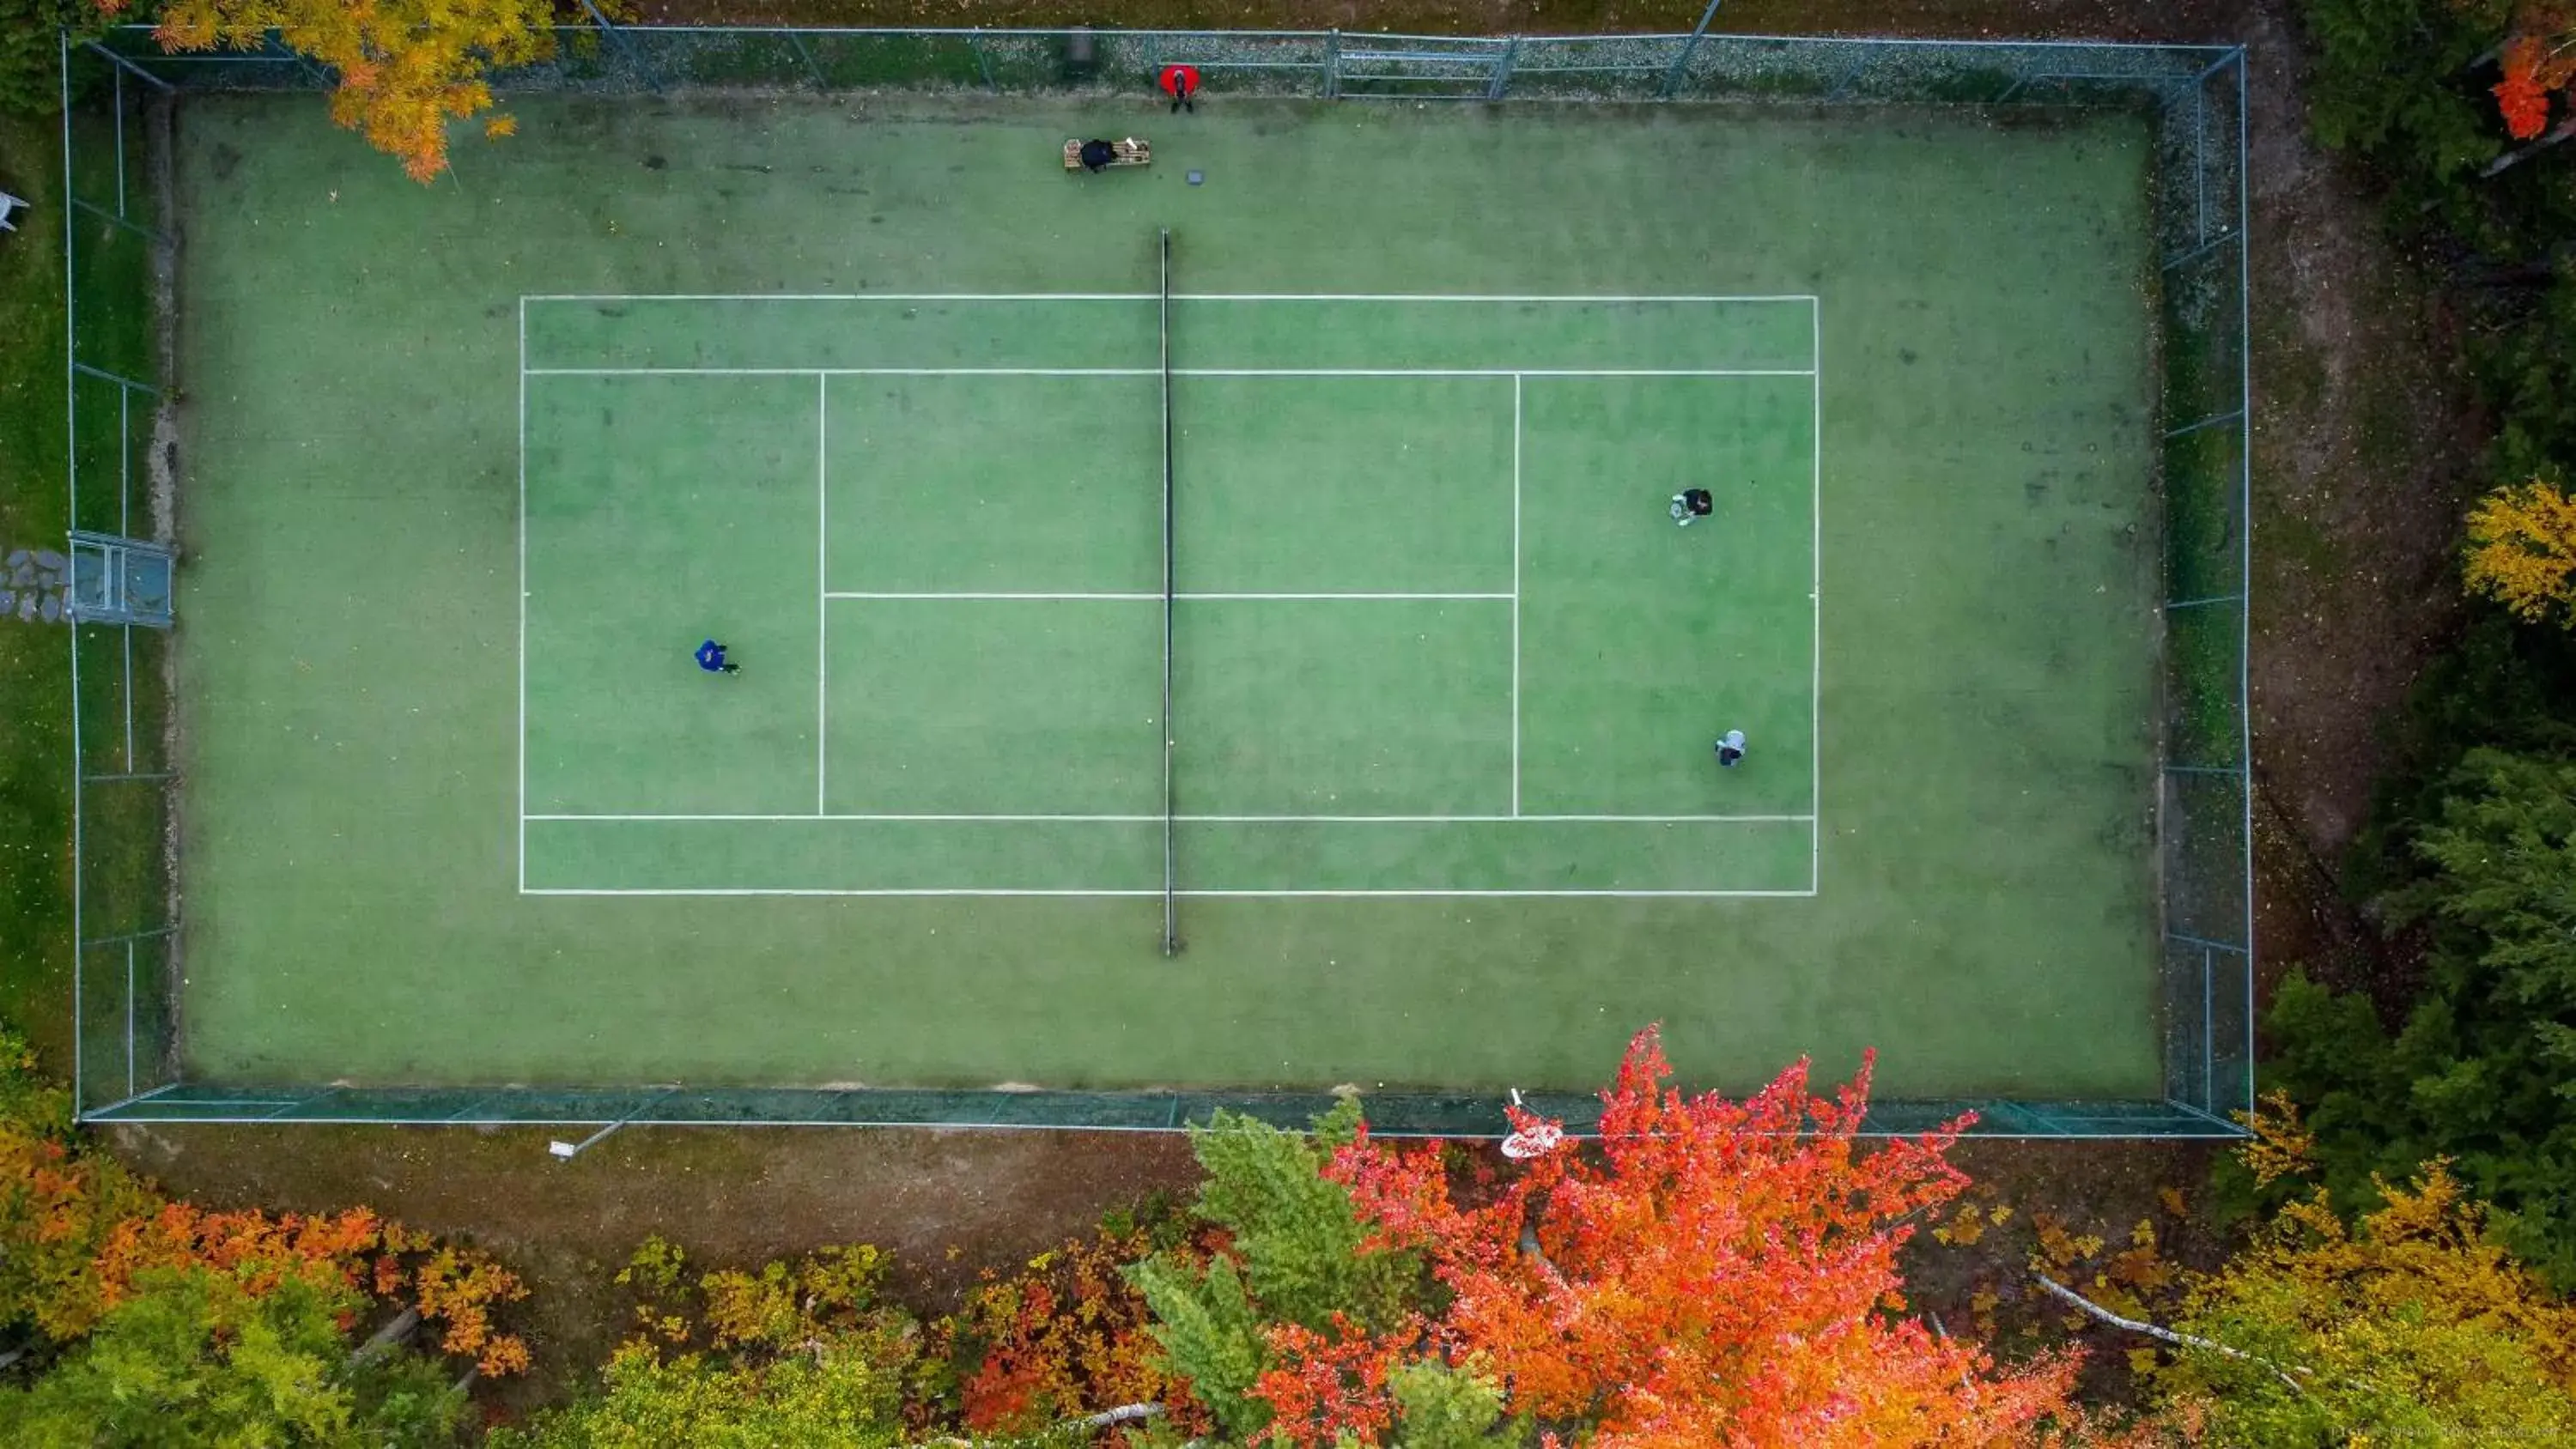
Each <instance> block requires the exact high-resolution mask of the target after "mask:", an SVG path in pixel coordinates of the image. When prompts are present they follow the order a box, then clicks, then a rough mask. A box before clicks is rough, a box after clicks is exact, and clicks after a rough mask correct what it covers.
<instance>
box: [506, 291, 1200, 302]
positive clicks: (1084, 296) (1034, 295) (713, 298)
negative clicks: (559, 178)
mask: <svg viewBox="0 0 2576 1449" xmlns="http://www.w3.org/2000/svg"><path fill="white" fill-rule="evenodd" d="M1161 295H1162V294H1161V293H1159V292H531V293H529V294H528V295H526V296H524V297H521V298H520V299H519V300H520V301H522V302H1151V301H1154V300H1156V299H1157V298H1158V297H1160V296H1161Z"/></svg>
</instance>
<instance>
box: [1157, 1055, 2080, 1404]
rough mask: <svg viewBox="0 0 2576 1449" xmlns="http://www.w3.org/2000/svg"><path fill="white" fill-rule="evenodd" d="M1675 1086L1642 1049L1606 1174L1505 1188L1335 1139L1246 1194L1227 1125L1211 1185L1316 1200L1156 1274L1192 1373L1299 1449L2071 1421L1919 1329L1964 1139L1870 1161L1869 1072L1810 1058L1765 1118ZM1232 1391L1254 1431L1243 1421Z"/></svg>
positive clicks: (1592, 1164)
mask: <svg viewBox="0 0 2576 1449" xmlns="http://www.w3.org/2000/svg"><path fill="white" fill-rule="evenodd" d="M1671 1076H1672V1069H1671V1067H1670V1065H1669V1064H1668V1063H1667V1062H1666V1060H1665V1058H1664V1054H1663V1049H1662V1045H1661V1042H1660V1040H1659V1037H1658V1035H1657V1033H1656V1032H1655V1031H1654V1030H1653V1029H1651V1028H1650V1029H1648V1030H1646V1031H1644V1032H1641V1033H1639V1034H1638V1036H1637V1037H1636V1038H1635V1039H1634V1040H1633V1041H1632V1042H1631V1043H1630V1044H1629V1048H1628V1053H1627V1058H1626V1060H1625V1062H1624V1063H1623V1064H1622V1065H1621V1068H1620V1071H1619V1075H1618V1079H1617V1081H1616V1082H1615V1083H1614V1084H1613V1085H1612V1086H1611V1087H1610V1088H1609V1089H1608V1090H1607V1091H1605V1092H1603V1093H1602V1104H1603V1110H1602V1116H1601V1123H1600V1129H1599V1136H1600V1140H1599V1144H1598V1147H1597V1150H1595V1149H1586V1148H1580V1147H1577V1146H1575V1145H1573V1144H1571V1143H1567V1144H1565V1145H1562V1146H1560V1147H1558V1148H1557V1149H1556V1150H1553V1151H1550V1152H1547V1153H1545V1154H1544V1155H1542V1156H1540V1157H1538V1158H1537V1159H1535V1160H1533V1161H1530V1162H1528V1163H1526V1164H1525V1165H1524V1166H1522V1167H1521V1168H1520V1169H1519V1170H1518V1171H1517V1172H1516V1173H1513V1174H1511V1175H1509V1176H1508V1177H1506V1178H1504V1179H1502V1180H1501V1181H1499V1182H1497V1183H1495V1184H1493V1185H1492V1186H1491V1187H1490V1188H1487V1189H1484V1190H1481V1191H1480V1190H1478V1189H1477V1188H1476V1187H1475V1186H1474V1185H1473V1184H1467V1185H1463V1186H1462V1185H1461V1184H1460V1183H1459V1182H1458V1181H1457V1180H1456V1179H1457V1177H1458V1174H1457V1172H1456V1171H1455V1167H1456V1163H1455V1160H1454V1153H1453V1151H1452V1150H1450V1149H1444V1148H1443V1147H1442V1146H1441V1145H1439V1144H1427V1145H1417V1146H1409V1147H1393V1146H1390V1145H1388V1144H1386V1143H1384V1142H1381V1141H1377V1140H1373V1139H1371V1138H1370V1137H1369V1136H1368V1134H1367V1131H1366V1129H1365V1127H1364V1126H1363V1125H1359V1124H1356V1123H1346V1122H1344V1121H1337V1120H1335V1119H1326V1120H1325V1121H1324V1122H1322V1123H1319V1124H1318V1125H1319V1127H1320V1128H1322V1129H1323V1139H1324V1140H1323V1144H1322V1145H1320V1146H1311V1145H1310V1146H1308V1147H1307V1148H1306V1150H1307V1151H1308V1152H1311V1153H1312V1154H1313V1155H1314V1158H1315V1166H1314V1178H1313V1179H1309V1180H1306V1181H1299V1180H1298V1179H1297V1176H1296V1174H1295V1172H1294V1170H1293V1169H1294V1168H1295V1165H1296V1162H1295V1158H1296V1153H1295V1151H1294V1150H1293V1149H1288V1148H1283V1147H1278V1146H1266V1147H1263V1148H1262V1149H1261V1150H1260V1151H1258V1152H1256V1153H1253V1154H1250V1155H1251V1156H1253V1157H1254V1158H1256V1159H1257V1161H1258V1164H1259V1169H1260V1170H1259V1171H1257V1172H1253V1173H1245V1172H1242V1171H1241V1170H1240V1169H1239V1167H1238V1168H1237V1169H1236V1170H1234V1171H1231V1172H1229V1170H1228V1168H1227V1164H1226V1161H1225V1158H1224V1156H1223V1153H1222V1151H1220V1152H1219V1153H1217V1154H1213V1155H1212V1154H1211V1151H1210V1148H1211V1147H1212V1146H1215V1147H1218V1148H1220V1149H1224V1148H1228V1147H1231V1149H1232V1150H1233V1151H1234V1152H1235V1155H1236V1156H1237V1157H1242V1156H1244V1155H1246V1154H1244V1152H1243V1150H1242V1144H1243V1143H1245V1142H1253V1143H1259V1142H1262V1141H1263V1140H1264V1134H1265V1133H1268V1132H1269V1129H1263V1128H1259V1127H1258V1126H1257V1125H1254V1124H1246V1123H1244V1122H1242V1121H1241V1120H1240V1119H1230V1120H1220V1122H1219V1124H1218V1126H1217V1128H1216V1129H1214V1130H1212V1131H1210V1132H1207V1133H1203V1134H1202V1135H1201V1137H1200V1156H1201V1160H1202V1162H1203V1163H1206V1164H1207V1165H1208V1166H1209V1168H1210V1175H1211V1184H1212V1187H1222V1188H1223V1189H1224V1191H1226V1192H1228V1193H1231V1194H1232V1195H1233V1196H1234V1197H1235V1198H1237V1199H1242V1198H1245V1197H1246V1196H1247V1195H1249V1194H1250V1193H1251V1192H1252V1191H1254V1190H1256V1189H1258V1190H1267V1191H1269V1192H1270V1193H1272V1194H1273V1196H1274V1198H1275V1199H1277V1200H1278V1201H1291V1202H1293V1201H1300V1200H1302V1201H1303V1202H1304V1203H1305V1204H1306V1205H1305V1206H1304V1207H1303V1208H1300V1209H1297V1210H1294V1211H1279V1210H1278V1209H1277V1202H1276V1201H1274V1202H1273V1203H1272V1204H1271V1210H1270V1211H1269V1212H1268V1213H1267V1214H1266V1215H1265V1214H1263V1213H1257V1212H1252V1213H1248V1212H1246V1211H1245V1210H1244V1209H1243V1207H1242V1204H1241V1203H1240V1202H1237V1203H1235V1204H1233V1205H1232V1210H1231V1213H1230V1216H1231V1219H1232V1221H1228V1220H1227V1219H1226V1218H1218V1219H1215V1220H1216V1221H1217V1222H1218V1225H1219V1226H1223V1227H1227V1228H1229V1229H1230V1230H1232V1231H1233V1232H1234V1234H1235V1240H1236V1242H1237V1243H1238V1244H1241V1243H1243V1242H1244V1241H1245V1239H1246V1233H1245V1232H1244V1226H1245V1225H1247V1224H1248V1225H1249V1226H1250V1228H1251V1230H1252V1231H1251V1232H1250V1234H1249V1238H1250V1244H1251V1250H1250V1251H1244V1252H1241V1253H1240V1255H1239V1258H1229V1257H1228V1255H1227V1254H1225V1253H1220V1254H1219V1255H1218V1257H1217V1259H1216V1261H1215V1262H1214V1263H1213V1264H1212V1265H1211V1268H1210V1270H1209V1271H1208V1272H1207V1273H1205V1274H1204V1275H1200V1276H1198V1277H1195V1278H1184V1277H1181V1276H1180V1275H1177V1274H1171V1275H1165V1276H1164V1277H1162V1278H1160V1279H1159V1280H1158V1279H1157V1277H1156V1276H1155V1275H1154V1273H1152V1272H1151V1271H1149V1272H1148V1274H1147V1277H1146V1284H1145V1286H1146V1289H1147V1297H1148V1299H1149V1301H1152V1302H1153V1303H1154V1306H1155V1309H1156V1311H1157V1315H1158V1318H1160V1319H1161V1320H1162V1326H1161V1329H1160V1330H1159V1333H1160V1336H1161V1338H1162V1340H1163V1342H1164V1343H1165V1344H1166V1347H1167V1349H1169V1350H1170V1351H1171V1352H1172V1354H1173V1358H1174V1360H1175V1365H1176V1367H1177V1368H1179V1369H1180V1370H1181V1371H1183V1372H1185V1373H1188V1374H1191V1375H1193V1376H1194V1378H1195V1379H1196V1387H1197V1388H1198V1390H1199V1392H1200V1396H1201V1397H1202V1398H1203V1399H1205V1400H1207V1401H1208V1402H1209V1403H1210V1405H1211V1406H1212V1407H1215V1408H1217V1409H1218V1411H1219V1420H1220V1423H1221V1424H1222V1425H1223V1426H1224V1427H1226V1428H1228V1429H1229V1431H1231V1432H1233V1433H1234V1434H1236V1435H1237V1436H1238V1437H1239V1438H1240V1439H1242V1440H1243V1441H1244V1442H1249V1443H1256V1444H1277V1445H1295V1446H1301V1449H1302V1446H1334V1445H1377V1444H1391V1443H1397V1442H1401V1443H1404V1444H1406V1445H1408V1446H1410V1445H1413V1444H1415V1443H1418V1442H1425V1441H1426V1440H1427V1439H1429V1438H1430V1437H1431V1436H1428V1435H1426V1434H1424V1433H1423V1432H1422V1430H1421V1427H1420V1426H1421V1425H1422V1424H1423V1423H1425V1422H1426V1421H1427V1420H1428V1419H1430V1418H1431V1417H1433V1414H1432V1412H1431V1411H1430V1410H1429V1408H1428V1407H1427V1406H1429V1405H1431V1404H1433V1403H1435V1402H1437V1403H1440V1404H1442V1405H1445V1406H1446V1408H1445V1409H1444V1410H1443V1412H1450V1411H1454V1415H1455V1417H1454V1418H1453V1419H1451V1420H1446V1421H1444V1422H1450V1423H1452V1425H1453V1428H1454V1429H1455V1430H1456V1432H1454V1433H1453V1434H1450V1435H1448V1436H1446V1437H1442V1438H1441V1439H1440V1442H1443V1443H1456V1444H1494V1445H1505V1444H1517V1443H1527V1442H1529V1441H1530V1440H1531V1439H1532V1438H1535V1439H1537V1440H1538V1441H1539V1442H1541V1443H1573V1442H1583V1443H1587V1444H1591V1445H1596V1446H1602V1449H1663V1446H1673V1449H1681V1446H1690V1449H1707V1446H1724V1445H1740V1446H1770V1445H1783V1446H1786V1445H1799V1446H1833V1445H1853V1446H1859V1445H1868V1446H1872V1449H1877V1446H1888V1445H1904V1444H1923V1443H1933V1442H1939V1443H1945V1444H1946V1443H1958V1444H2005V1443H2017V1442H2026V1441H2028V1440H2031V1439H2033V1438H2035V1437H2038V1436H2040V1435H2041V1434H2043V1433H2045V1432H2046V1431H2047V1430H2048V1429H2049V1428H2050V1427H2051V1426H2056V1425H2063V1424H2065V1423H2067V1422H2069V1421H2070V1420H2071V1419H2072V1417H2073V1411H2072V1410H2071V1409H2070V1407H2069V1405H2068V1400H2067V1395H2068V1393H2069V1392H2070V1390H2071V1388H2072V1380H2073V1373H2074V1365H2073V1361H2072V1360H2071V1359H2070V1358H2065V1357H2057V1358H2050V1359H2047V1360H2043V1361H2041V1362H2039V1363H2036V1364H2033V1365H2030V1366H2027V1367H2022V1368H2008V1367H2003V1366H1999V1365H1998V1364H1997V1363H1995V1362H1994V1361H1993V1360H1992V1359H1991V1358H1990V1357H1989V1356H1988V1355H1987V1354H1986V1353H1985V1352H1984V1351H1983V1350H1982V1349H1980V1348H1978V1347H1976V1346H1975V1345H1973V1344H1970V1343H1966V1342H1963V1341H1960V1340H1956V1339H1952V1338H1948V1337H1946V1336H1944V1335H1942V1334H1940V1333H1938V1332H1935V1331H1934V1330H1932V1329H1930V1328H1928V1327H1926V1326H1925V1325H1924V1324H1923V1323H1922V1322H1920V1321H1919V1320H1917V1319H1914V1318H1912V1317H1909V1316H1906V1315H1905V1312H1904V1309H1905V1299H1904V1293H1903V1289H1904V1283H1903V1280H1902V1278H1901V1277H1900V1275H1899V1273H1898V1270H1897V1254H1898V1251H1899V1250H1900V1249H1901V1248H1902V1247H1903V1246H1904V1245H1905V1243H1906V1241H1907V1240H1908V1238H1909V1237H1910V1235H1911V1233H1912V1231H1913V1224H1914V1223H1916V1222H1917V1221H1919V1220H1921V1219H1922V1218H1923V1217H1924V1216H1925V1215H1926V1214H1928V1213H1930V1212H1931V1211H1932V1210H1934V1209H1936V1208H1938V1207H1940V1206H1941V1205H1943V1204H1945V1203H1947V1202H1949V1201H1950V1200H1951V1199H1952V1198H1954V1197H1956V1196H1957V1195H1958V1193H1959V1192H1960V1190H1961V1189H1962V1188H1964V1187H1965V1186H1966V1185H1967V1179H1966V1178H1965V1177H1964V1176H1963V1175H1961V1174H1960V1173H1959V1172H1958V1171H1957V1170H1956V1169H1954V1168H1952V1167H1951V1166H1950V1165H1949V1163H1948V1162H1947V1161H1946V1160H1945V1156H1944V1154H1945V1152H1946V1151H1947V1149H1948V1147H1949V1145H1950V1144H1951V1142H1952V1141H1953V1140H1954V1139H1955V1137H1956V1134H1957V1132H1958V1131H1959V1129H1960V1128H1962V1127H1964V1126H1965V1125H1966V1119H1961V1120H1960V1121H1958V1122H1954V1123H1952V1124H1950V1125H1949V1126H1947V1127H1945V1128H1943V1129H1941V1130H1940V1131H1937V1132H1933V1133H1929V1134H1925V1135H1924V1136H1921V1137H1918V1138H1911V1139H1896V1140H1891V1141H1886V1142H1881V1143H1874V1144H1872V1145H1870V1146H1868V1147H1866V1148H1864V1147H1863V1146H1862V1144H1861V1143H1860V1141H1859V1140H1858V1133H1859V1129H1860V1126H1861V1122H1862V1118H1863V1117H1864V1115H1865V1114H1866V1112H1867V1108H1868V1099H1869V1067H1868V1065H1866V1064H1864V1066H1863V1067H1862V1069H1861V1072H1860V1074H1859V1075H1858V1076H1857V1077H1856V1078H1854V1079H1853V1080H1852V1081H1851V1082H1850V1083H1848V1084H1846V1085H1844V1086H1842V1087H1840V1088H1838V1089H1837V1090H1836V1091H1835V1092H1834V1093H1833V1094H1832V1095H1831V1096H1830V1097H1817V1096H1811V1095H1810V1094H1809V1092H1808V1080H1807V1067H1806V1065H1805V1064H1804V1063H1801V1064H1799V1065H1798V1066H1795V1067H1792V1068H1790V1069H1789V1070H1788V1071H1786V1072H1784V1073H1782V1074H1781V1075H1780V1077H1779V1079H1778V1080H1776V1081H1774V1082H1773V1083H1772V1084H1771V1085H1770V1086H1768V1087H1766V1088H1764V1089H1763V1090H1762V1091H1760V1092H1758V1093H1756V1094H1754V1095H1753V1096H1751V1097H1749V1098H1746V1099H1745V1100H1742V1101H1732V1100H1729V1099H1727V1098H1725V1097H1721V1096H1718V1095H1716V1094H1714V1093H1709V1094H1703V1095H1698V1096H1691V1095H1686V1094H1684V1093H1682V1092H1680V1091H1677V1090H1675V1089H1674V1088H1673V1087H1672V1086H1671V1085H1670V1081H1671ZM1513 1123H1514V1126H1515V1127H1516V1128H1520V1129H1523V1130H1528V1129H1532V1128H1537V1127H1540V1126H1542V1125H1543V1124H1542V1121H1541V1119H1539V1118H1536V1117H1533V1116H1531V1115H1530V1114H1528V1113H1526V1112H1522V1111H1520V1110H1519V1109H1517V1108H1515V1109H1514V1110H1513ZM1271 1135H1273V1136H1277V1137H1281V1138H1285V1137H1286V1134H1271ZM1228 1139H1233V1141H1232V1142H1231V1143H1229V1142H1228ZM1336 1139H1338V1140H1336ZM1229 1178H1232V1179H1234V1180H1233V1181H1232V1182H1230V1183H1229V1182H1228V1181H1227V1179H1229ZM1319 1194H1321V1195H1320V1196H1319ZM1205 1208H1206V1202H1205V1199H1204V1198H1203V1202H1202V1211H1203V1212H1204V1211H1205ZM1345 1213H1347V1215H1348V1216H1347V1218H1345V1217H1344V1214H1345ZM1345 1223H1347V1224H1348V1228H1347V1229H1345V1227H1344V1224H1345ZM1283 1242H1286V1243H1289V1244H1291V1245H1292V1246H1295V1247H1296V1248H1297V1249H1298V1256H1297V1257H1296V1258H1295V1259H1294V1260H1293V1261H1286V1262H1283V1261H1282V1259H1283V1255H1282V1253H1281V1251H1280V1245H1281V1243H1283ZM1262 1254H1266V1255H1267V1256H1268V1257H1269V1259H1270V1260H1271V1261H1269V1262H1268V1263H1264V1262H1262V1261H1260V1260H1259V1255H1262ZM1335 1257H1338V1259H1339V1260H1340V1261H1341V1262H1342V1263H1343V1264H1345V1265H1347V1266H1346V1267H1345V1268H1343V1269H1342V1270H1341V1273H1342V1278H1343V1280H1344V1283H1345V1285H1346V1286H1345V1287H1344V1288H1343V1289H1342V1290H1341V1291H1338V1292H1336V1291H1323V1292H1318V1291H1316V1288H1317V1285H1318V1284H1325V1285H1326V1286H1327V1287H1329V1279H1330V1277H1331V1274H1329V1273H1319V1272H1318V1271H1316V1270H1315V1269H1314V1267H1313V1266H1312V1264H1313V1263H1315V1262H1320V1261H1327V1260H1331V1259H1334V1258H1335ZM1150 1268H1151V1265H1149V1270H1150ZM1265 1279H1266V1280H1268V1282H1267V1283H1265ZM1364 1282H1365V1283H1373V1284H1375V1285H1377V1286H1378V1287H1380V1288H1381V1289H1383V1288H1386V1287H1394V1288H1398V1289H1400V1290H1401V1301H1400V1302H1390V1301H1389V1299H1388V1297H1387V1295H1386V1294H1385V1293H1384V1292H1377V1293H1369V1294H1362V1293H1358V1292H1355V1291H1351V1290H1352V1289H1353V1288H1355V1287H1356V1286H1357V1285H1359V1284H1361V1283H1364ZM1281 1285H1284V1289H1283V1286H1281ZM1291 1294H1294V1295H1300V1297H1299V1299H1298V1301H1295V1302H1293V1303H1292V1304H1290V1311H1280V1304H1281V1303H1284V1302H1288V1298H1289V1295H1291ZM1274 1300H1276V1301H1274ZM1238 1308H1239V1309H1240V1310H1241V1311H1238ZM1247 1315H1248V1317H1247ZM1211 1379H1213V1380H1216V1382H1213V1383H1211V1382H1210V1380H1211ZM1228 1381H1231V1382H1234V1383H1243V1384H1246V1385H1248V1387H1246V1388H1244V1389H1243V1391H1242V1394H1241V1397H1242V1399H1243V1400H1244V1401H1245V1402H1246V1404H1247V1405H1248V1406H1250V1410H1251V1411H1250V1412H1234V1413H1229V1412H1227V1404H1228V1398H1229V1392H1228V1391H1229V1387H1230V1384H1229V1382H1228Z"/></svg>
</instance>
